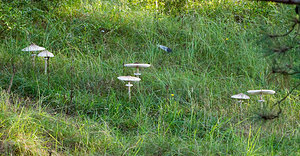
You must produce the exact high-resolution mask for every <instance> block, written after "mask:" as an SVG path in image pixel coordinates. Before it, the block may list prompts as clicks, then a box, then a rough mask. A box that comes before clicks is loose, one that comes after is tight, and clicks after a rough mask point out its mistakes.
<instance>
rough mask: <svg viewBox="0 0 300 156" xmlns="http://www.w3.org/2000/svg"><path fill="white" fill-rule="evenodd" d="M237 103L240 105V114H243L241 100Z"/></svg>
mask: <svg viewBox="0 0 300 156" xmlns="http://www.w3.org/2000/svg"><path fill="white" fill-rule="evenodd" d="M238 103H239V104H240V110H241V113H242V112H243V110H242V103H243V100H239V101H238Z"/></svg>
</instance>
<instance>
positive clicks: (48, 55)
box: [38, 50, 54, 74]
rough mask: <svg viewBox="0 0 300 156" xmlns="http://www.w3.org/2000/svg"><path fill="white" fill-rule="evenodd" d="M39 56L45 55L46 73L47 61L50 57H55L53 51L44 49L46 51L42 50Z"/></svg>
mask: <svg viewBox="0 0 300 156" xmlns="http://www.w3.org/2000/svg"><path fill="white" fill-rule="evenodd" d="M38 56H39V57H44V59H45V74H47V61H48V60H49V58H50V57H54V55H53V54H52V53H51V52H49V51H47V50H44V51H42V52H40V53H39V54H38Z"/></svg>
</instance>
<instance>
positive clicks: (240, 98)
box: [231, 89, 275, 107]
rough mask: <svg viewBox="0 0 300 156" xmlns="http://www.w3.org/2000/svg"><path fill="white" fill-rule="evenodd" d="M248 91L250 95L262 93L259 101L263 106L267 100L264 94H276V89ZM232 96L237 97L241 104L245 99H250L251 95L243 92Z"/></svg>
mask: <svg viewBox="0 0 300 156" xmlns="http://www.w3.org/2000/svg"><path fill="white" fill-rule="evenodd" d="M247 93H248V94H250V95H260V99H259V100H258V102H259V103H261V107H263V102H265V100H264V99H263V95H273V94H275V91H274V90H263V89H261V90H248V91H247ZM231 98H233V99H237V100H238V103H240V104H242V103H243V100H248V99H250V97H249V96H248V95H246V94H243V93H240V94H237V95H233V96H231Z"/></svg>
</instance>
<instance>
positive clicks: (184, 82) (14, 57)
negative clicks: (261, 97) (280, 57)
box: [0, 0, 300, 155]
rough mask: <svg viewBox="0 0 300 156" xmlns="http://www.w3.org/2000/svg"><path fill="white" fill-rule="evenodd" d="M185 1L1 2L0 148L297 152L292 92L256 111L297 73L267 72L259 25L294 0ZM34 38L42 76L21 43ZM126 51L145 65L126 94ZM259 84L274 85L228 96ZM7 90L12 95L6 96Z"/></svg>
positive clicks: (278, 17)
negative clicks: (180, 9) (259, 93)
mask: <svg viewBox="0 0 300 156" xmlns="http://www.w3.org/2000/svg"><path fill="white" fill-rule="evenodd" d="M189 4H190V5H187V6H186V8H187V9H186V12H185V13H182V14H181V16H174V15H172V14H171V13H170V12H168V11H166V10H159V11H156V9H155V7H153V5H152V3H146V4H144V3H143V4H139V5H134V4H133V3H129V2H127V1H120V2H114V1H89V2H88V1H79V0H78V1H65V2H57V3H55V2H53V3H52V2H48V1H40V2H31V1H26V2H23V3H21V2H17V1H13V2H12V3H7V2H2V3H1V7H2V8H1V11H3V13H4V14H2V15H1V18H2V19H1V21H5V22H6V24H4V25H1V26H2V30H4V31H3V32H2V33H1V34H0V36H1V38H2V40H1V42H0V44H1V46H0V60H1V61H0V66H1V67H2V68H1V70H0V85H1V87H2V88H3V89H7V88H8V86H9V81H10V79H11V75H12V64H14V66H15V69H16V74H15V77H14V81H13V86H12V92H13V93H12V94H7V93H5V92H4V91H2V95H1V98H2V99H1V100H2V101H1V111H2V112H1V120H0V121H1V122H0V123H1V125H2V126H1V127H2V128H0V134H3V135H1V137H0V138H1V143H0V150H2V149H3V150H4V151H5V152H6V153H14V154H26V155H27V154H33V155H38V154H40V155H45V154H47V152H48V153H49V151H50V152H52V153H53V154H66V155H68V154H74V155H82V154H91V155H104V154H109V155H227V154H229V155H270V154H271V155H290V154H291V155H298V154H299V152H300V151H299V144H298V142H299V130H298V129H299V124H298V122H297V120H299V96H297V95H298V92H297V93H294V94H293V95H291V96H290V97H289V98H288V99H287V100H286V101H285V102H284V103H283V104H282V108H283V110H284V111H283V114H282V115H281V116H280V118H278V119H276V120H272V121H264V120H262V119H260V118H259V116H258V114H260V113H275V112H277V111H278V109H277V107H275V108H274V107H273V106H272V105H273V103H275V102H276V101H277V100H279V99H280V98H282V97H283V96H284V95H285V93H286V92H287V89H284V88H288V87H289V86H285V85H286V84H288V83H291V84H292V83H293V82H294V81H292V80H291V81H289V80H287V79H283V78H281V77H279V76H278V77H277V76H276V75H275V76H274V75H270V71H269V65H268V61H269V60H268V59H266V58H265V57H264V55H263V54H262V53H261V52H262V51H264V47H263V45H262V44H260V43H261V42H262V40H263V39H264V38H263V35H262V32H261V31H262V30H263V29H262V27H268V29H267V30H272V29H275V28H276V27H277V26H276V24H278V23H280V22H282V23H284V22H285V19H286V17H289V15H290V14H289V13H291V12H292V11H293V10H292V9H293V8H291V7H286V6H277V5H275V4H272V3H269V4H267V3H256V2H235V1H207V2H195V3H189ZM45 8H46V9H45ZM47 8H48V9H47ZM5 22H4V23H5ZM265 23H267V24H269V25H265ZM103 31H104V32H103ZM30 42H34V43H36V44H38V45H40V46H44V47H46V48H47V49H48V50H49V51H51V52H53V53H54V55H55V57H54V58H51V59H50V67H49V70H50V72H49V84H48V77H47V75H44V74H43V67H44V66H43V63H44V62H43V60H42V59H40V58H37V60H36V66H35V67H33V65H32V62H31V58H30V54H28V53H26V52H22V51H21V49H22V48H24V47H26V46H27V45H28V44H29V43H30ZM157 44H162V45H166V46H168V47H170V48H172V49H173V52H172V53H166V52H164V51H162V50H160V49H158V48H157V47H156V46H157ZM132 62H141V63H150V64H151V65H152V67H150V68H148V69H143V70H142V73H143V75H142V77H141V78H142V81H141V82H139V83H138V84H134V87H133V99H132V100H131V101H129V100H128V96H127V91H126V87H125V84H124V83H122V82H120V81H119V80H117V77H118V76H121V75H132V73H133V69H127V68H124V67H123V63H132ZM281 81H283V82H282V83H278V82H281ZM284 81H286V82H287V83H284ZM291 84H290V85H291ZM265 88H267V89H273V90H276V91H277V94H276V95H274V96H268V97H265V98H266V99H267V103H265V105H264V109H263V110H261V109H260V104H258V103H257V102H256V100H257V99H258V97H251V98H252V99H251V100H250V101H248V102H245V103H244V104H243V105H241V106H240V105H239V104H237V102H236V101H234V100H232V99H230V96H231V95H233V94H237V93H240V92H243V93H245V92H246V91H247V90H250V89H265ZM172 95H174V96H172ZM9 96H11V98H12V99H13V100H15V101H16V102H9V103H10V104H8V103H7V101H8V100H7V99H8V97H9ZM7 134H9V135H7Z"/></svg>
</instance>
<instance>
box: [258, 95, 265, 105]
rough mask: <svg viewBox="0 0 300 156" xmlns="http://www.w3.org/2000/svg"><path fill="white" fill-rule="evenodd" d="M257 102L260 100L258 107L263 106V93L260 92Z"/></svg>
mask: <svg viewBox="0 0 300 156" xmlns="http://www.w3.org/2000/svg"><path fill="white" fill-rule="evenodd" d="M259 102H260V108H261V109H262V108H263V103H264V100H263V94H262V93H261V94H260V100H259Z"/></svg>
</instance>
